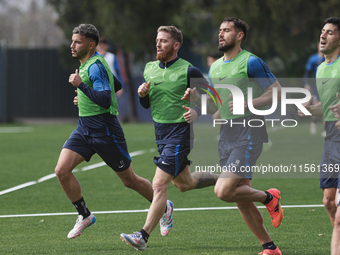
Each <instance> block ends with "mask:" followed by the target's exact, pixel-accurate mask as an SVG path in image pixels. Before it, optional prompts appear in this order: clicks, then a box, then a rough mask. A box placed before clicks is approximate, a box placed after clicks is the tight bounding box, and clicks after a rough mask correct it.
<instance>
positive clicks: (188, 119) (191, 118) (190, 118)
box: [183, 105, 198, 123]
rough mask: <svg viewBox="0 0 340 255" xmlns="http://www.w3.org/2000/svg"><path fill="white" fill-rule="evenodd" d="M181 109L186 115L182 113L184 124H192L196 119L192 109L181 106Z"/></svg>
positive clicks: (196, 115)
mask: <svg viewBox="0 0 340 255" xmlns="http://www.w3.org/2000/svg"><path fill="white" fill-rule="evenodd" d="M183 109H185V110H187V112H186V113H183V117H184V119H185V121H186V122H188V123H190V122H193V121H194V120H195V119H197V117H198V114H197V112H196V111H195V110H194V109H192V108H190V107H186V106H185V105H183Z"/></svg>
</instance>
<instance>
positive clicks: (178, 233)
mask: <svg viewBox="0 0 340 255" xmlns="http://www.w3.org/2000/svg"><path fill="white" fill-rule="evenodd" d="M5 126H13V125H0V129H1V127H5ZM15 126H18V125H15ZM22 126H24V127H25V126H27V125H22ZM29 126H30V127H32V128H33V131H32V132H26V133H6V134H5V133H0V155H1V156H0V166H1V167H0V176H1V177H0V180H1V181H0V192H1V191H2V190H6V189H8V188H11V187H14V186H17V185H19V184H22V183H27V182H30V181H37V180H38V179H39V178H41V177H43V176H46V175H48V174H51V173H53V172H54V167H55V165H56V163H57V159H58V156H59V153H60V150H61V147H62V145H63V143H64V142H65V140H66V139H67V138H68V137H69V135H70V133H71V132H72V130H73V129H74V128H75V127H76V123H74V124H62V125H61V124H60V125H29ZM123 129H124V132H125V135H126V138H127V142H128V147H129V151H130V152H133V151H137V150H144V149H151V148H156V145H155V142H154V132H153V125H152V124H151V123H147V124H125V125H123ZM206 130H207V129H206V127H204V125H197V126H196V128H195V134H196V141H195V142H196V143H195V148H194V149H193V152H192V156H191V159H192V160H194V163H193V166H194V165H195V153H198V154H197V155H201V154H200V152H199V151H200V148H201V147H202V148H203V149H204V150H203V151H205V153H208V151H209V152H210V151H211V152H212V153H211V158H210V160H212V162H216V146H217V145H216V142H217V141H215V140H213V139H212V138H211V137H213V136H216V129H215V130H211V128H208V130H209V132H210V134H209V135H211V137H208V136H207V132H206ZM217 131H218V130H217ZM320 132H321V125H320V126H319V133H320ZM319 133H318V135H315V136H311V135H309V126H308V123H299V125H298V126H297V127H295V128H285V129H279V130H276V131H269V135H270V139H271V141H272V143H273V145H272V147H271V148H270V149H269V150H268V151H264V152H263V153H262V155H261V157H260V159H259V160H258V164H267V165H268V164H271V165H273V166H275V165H280V164H282V165H288V164H296V165H300V164H302V165H304V164H318V162H319V161H320V157H321V152H322V146H323V139H322V138H321V136H320V135H319ZM195 150H197V152H195ZM155 155H157V153H156V152H148V153H146V154H143V155H140V156H136V157H133V158H132V162H133V167H134V170H135V172H136V173H137V174H139V175H141V176H143V177H145V178H147V179H149V180H150V181H151V180H152V178H153V175H154V171H155V165H154V164H153V156H155ZM209 157H210V156H209ZM101 161H102V160H101V159H100V158H99V157H98V156H94V157H93V158H92V159H91V161H90V162H84V163H82V164H81V165H79V167H78V168H77V169H81V168H82V167H84V166H88V165H91V164H94V163H98V162H101ZM207 162H208V161H207ZM192 169H193V168H192ZM75 175H76V176H77V178H78V180H79V181H80V184H81V187H82V193H83V195H84V198H85V200H86V202H87V204H88V207H89V209H90V210H92V211H112V210H138V209H146V208H148V207H149V202H148V201H146V200H145V199H143V198H142V197H141V196H140V195H139V194H137V193H136V192H134V191H132V190H129V189H127V188H125V187H124V186H123V185H122V183H121V181H120V180H119V178H118V177H117V176H116V175H115V173H114V172H113V171H112V170H111V169H110V168H109V167H107V166H103V167H100V168H97V169H93V170H89V171H79V172H76V173H75ZM301 177H303V178H301ZM318 185H319V184H318V178H317V176H315V175H301V174H300V175H299V174H297V173H294V174H291V175H289V176H285V175H283V176H282V175H278V174H271V175H262V174H255V176H254V179H253V181H252V186H253V187H254V188H257V189H260V190H265V189H268V188H271V187H277V188H279V189H280V190H281V192H282V200H281V201H282V205H313V204H321V203H322V191H321V190H320V189H319V188H318ZM168 194H169V198H170V199H171V200H172V201H173V202H174V204H175V208H191V207H226V206H234V205H233V204H227V203H225V202H222V201H220V200H219V199H218V198H217V197H216V196H215V194H214V192H213V187H209V188H206V189H201V190H193V191H190V192H186V193H180V192H179V191H178V190H177V189H176V188H175V187H174V186H173V185H170V187H169V193H168ZM258 205H261V204H258ZM260 211H261V212H262V214H263V217H264V223H265V226H266V227H267V230H268V232H269V234H270V236H271V237H272V239H273V240H274V242H275V243H276V244H277V245H278V246H279V247H280V249H281V251H282V253H283V254H289V255H290V254H303V255H309V254H315V255H316V254H318V255H320V254H330V249H329V247H330V240H331V234H332V227H331V225H330V223H329V219H328V214H327V212H326V210H325V208H323V207H316V208H285V209H284V215H285V218H284V220H283V223H282V225H281V226H280V227H279V228H277V229H275V228H274V227H272V225H271V222H270V217H269V215H268V213H267V211H266V210H265V209H260ZM62 212H75V209H74V207H73V206H72V204H71V203H70V202H69V200H68V199H67V197H66V195H65V194H64V192H63V191H62V189H61V187H60V185H59V183H58V181H57V179H56V178H53V179H50V180H47V181H44V182H41V183H37V184H36V185H32V186H30V187H26V188H23V189H20V190H17V191H13V192H10V193H7V194H4V195H1V196H0V215H14V214H37V213H62ZM96 217H97V223H96V224H95V225H94V226H93V227H91V228H89V229H87V230H86V231H85V232H84V233H83V235H82V236H81V237H79V238H76V239H74V240H68V239H67V237H66V235H67V233H68V232H69V230H70V229H71V228H72V227H73V225H74V223H75V220H76V215H66V216H36V217H10V218H0V229H1V230H0V233H1V234H0V254H136V253H137V251H135V250H134V249H132V248H131V247H130V246H127V245H126V244H124V243H123V242H122V241H121V240H120V238H119V235H120V233H122V232H125V233H132V232H133V231H137V230H140V229H141V227H142V226H143V224H144V221H145V218H146V212H143V213H122V214H97V215H96ZM148 245H149V247H148V248H147V250H146V251H145V252H144V253H146V254H157V255H158V254H228V255H243V254H245V255H246V254H257V253H258V252H260V251H261V245H260V243H259V242H258V240H257V239H256V237H255V236H254V235H253V234H252V233H251V231H250V230H249V229H248V228H247V226H246V225H245V223H244V222H243V220H242V218H241V216H240V215H239V213H238V211H237V210H204V211H176V212H175V213H174V228H173V230H172V232H171V233H170V234H169V236H167V237H162V236H161V235H160V234H159V229H158V228H157V229H156V230H155V231H154V232H153V233H152V235H151V238H150V241H149V243H148Z"/></svg>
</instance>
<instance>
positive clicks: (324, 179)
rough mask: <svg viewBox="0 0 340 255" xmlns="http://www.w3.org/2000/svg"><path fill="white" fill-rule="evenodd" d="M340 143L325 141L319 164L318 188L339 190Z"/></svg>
mask: <svg viewBox="0 0 340 255" xmlns="http://www.w3.org/2000/svg"><path fill="white" fill-rule="evenodd" d="M339 168H340V142H333V141H331V140H325V144H324V146H323V151H322V156H321V162H320V188H322V189H325V188H340V187H339V184H340V183H339V181H338V179H339V177H340V174H339V172H340V169H339Z"/></svg>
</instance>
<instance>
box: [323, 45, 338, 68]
mask: <svg viewBox="0 0 340 255" xmlns="http://www.w3.org/2000/svg"><path fill="white" fill-rule="evenodd" d="M339 54H340V47H338V49H336V50H335V51H333V52H331V53H329V54H324V56H325V62H326V64H330V63H333V62H334V61H335V60H336V59H337V58H338V56H339Z"/></svg>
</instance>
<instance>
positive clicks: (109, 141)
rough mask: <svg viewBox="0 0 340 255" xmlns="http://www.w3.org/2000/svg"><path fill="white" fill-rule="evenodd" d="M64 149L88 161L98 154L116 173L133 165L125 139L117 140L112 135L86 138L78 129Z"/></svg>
mask: <svg viewBox="0 0 340 255" xmlns="http://www.w3.org/2000/svg"><path fill="white" fill-rule="evenodd" d="M63 148H67V149H70V150H72V151H74V152H77V153H78V154H79V155H81V156H82V157H84V158H85V160H86V161H90V159H91V157H92V156H93V155H94V154H95V153H97V154H98V155H99V156H100V157H101V158H102V159H103V160H104V162H105V163H106V164H107V165H108V166H109V167H111V168H112V169H113V170H114V171H116V172H122V171H124V170H126V169H127V168H129V166H130V164H131V157H130V155H129V153H128V149H127V145H126V141H125V139H123V140H122V139H119V140H117V139H116V137H115V136H114V135H112V134H108V135H107V136H104V137H92V136H84V135H83V134H81V133H80V132H79V131H78V130H77V129H76V130H74V131H73V132H72V134H71V135H70V138H69V139H68V140H67V141H66V143H65V144H64V146H63Z"/></svg>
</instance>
